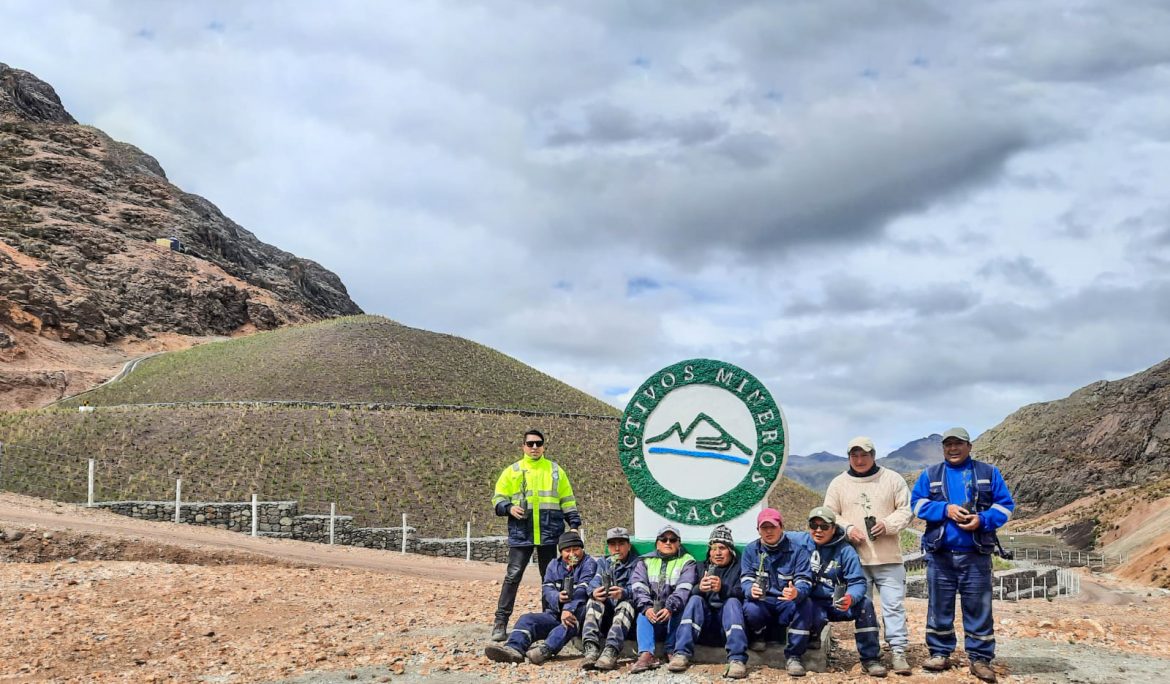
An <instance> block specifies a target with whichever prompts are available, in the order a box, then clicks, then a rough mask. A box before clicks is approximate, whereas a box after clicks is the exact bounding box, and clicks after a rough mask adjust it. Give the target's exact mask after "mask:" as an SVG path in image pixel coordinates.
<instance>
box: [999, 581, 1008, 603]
mask: <svg viewBox="0 0 1170 684" xmlns="http://www.w3.org/2000/svg"><path fill="white" fill-rule="evenodd" d="M999 600H1000V601H1006V600H1007V595H1006V594H1004V593H1003V575H1000V576H999Z"/></svg>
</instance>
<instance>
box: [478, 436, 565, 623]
mask: <svg viewBox="0 0 1170 684" xmlns="http://www.w3.org/2000/svg"><path fill="white" fill-rule="evenodd" d="M523 449H524V457H523V458H521V459H520V460H519V461H516V462H515V463H513V464H512V465H510V466H508V467H507V468H504V472H502V473H500V477H499V479H498V480H496V493H495V496H493V497H492V505H493V506H494V507H495V509H496V515H499V516H506V517H507V518H508V546H509V547H510V548H509V549H508V567H507V570H506V571H505V572H504V584H503V586H502V587H500V601H499V604H498V605H497V606H496V619H495V623H494V624H493V625H492V641H505V640H506V639H507V638H508V619H509V618H510V617H512V609H513V608H514V607H515V605H516V591H517V589H519V587H520V580H522V579H524V568H526V567H527V566H528V564H529V562H531V560H532V552H533V550H535V551H536V554H537V563H538V565H539V567H540V576H541V577H544V573H545V570H546V569H547V568H548V564H549V563H550V562H551V561H552V560H553V559H554V558H556V556H557V538H559V537H560V536H561V534H563V533H564V531H565V522H566V521H567V522H568V524H569V528H570V530H571V531H573V532H577V531H578V530H579V528H580V527H581V515H580V514H579V513H578V512H577V499H576V497H574V496H573V486H572V485H571V484H569V474H568V473H566V472H565V471H564V469H562V468H561V467H560V466H558V465H557V464H556V463H554V462H552V461H550V460H548V459H547V458H545V457H544V435H543V434H541V432H540V431H539V430H529V431H528V432H526V433H524V442H523ZM546 608H547V606H546Z"/></svg>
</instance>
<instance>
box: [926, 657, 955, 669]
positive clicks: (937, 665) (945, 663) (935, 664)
mask: <svg viewBox="0 0 1170 684" xmlns="http://www.w3.org/2000/svg"><path fill="white" fill-rule="evenodd" d="M950 666H951V661H950V660H948V659H947V657H946V656H944V655H932V656H930V657H929V658H927V659H926V660H925V661H924V662H923V663H922V669H924V670H928V671H930V672H942V671H943V670H945V669H947V668H948V667H950Z"/></svg>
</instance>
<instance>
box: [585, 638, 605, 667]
mask: <svg viewBox="0 0 1170 684" xmlns="http://www.w3.org/2000/svg"><path fill="white" fill-rule="evenodd" d="M581 652H582V653H584V654H585V657H584V658H582V659H581V668H582V669H584V670H592V669H593V665H594V664H595V663H596V662H597V658H598V657H599V656H600V655H601V649H600V648H598V647H597V644H595V643H593V642H592V641H586V642H585V643H584V644H582V645H581Z"/></svg>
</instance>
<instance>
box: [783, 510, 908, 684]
mask: <svg viewBox="0 0 1170 684" xmlns="http://www.w3.org/2000/svg"><path fill="white" fill-rule="evenodd" d="M808 529H809V532H808V533H804V532H789V533H788V535H789V536H790V537H791V539H792V540H793V541H794V542H795V543H797V544H800V545H803V546H804V547H805V548H807V549H808V550H809V565H810V567H811V568H812V573H813V588H812V593H810V594H809V602H810V604H811V605H810V607H811V613H812V629H811V630H810V631H811V632H812V638H813V641H814V643H816V644H817V646H819V647H824V646H825V645H826V644H821V643H820V639H819V635H820V633H821V631H822V630H823V629H824V628H825V625H827V624H828V623H830V622H852V623H853V636H854V639H855V640H856V641H857V654H858V655H859V656H860V657H861V669H862V671H864V672H865V673H866V674H868V675H869V676H871V677H885V676H886V668H885V666H884V665H882V663H881V655H882V651H881V645H880V644H879V643H878V624H877V616H876V615H875V614H874V610H873V603H871V602H870V600H869V598H868V597H867V596H866V592H865V590H866V578H865V573H864V572H863V571H862V569H861V559H860V558H858V556H857V551H856V550H855V549H854V548H853V547H852V546H851V545H850V544H849V540H848V539H847V538H846V536H845V530H843V529H841V528H839V527H837V514H836V513H834V512H833V509H831V508H827V507H825V506H818V507H816V508H814V509H812V510H811V511H809V514H808ZM825 656H826V657H827V656H828V653H826V654H825Z"/></svg>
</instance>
